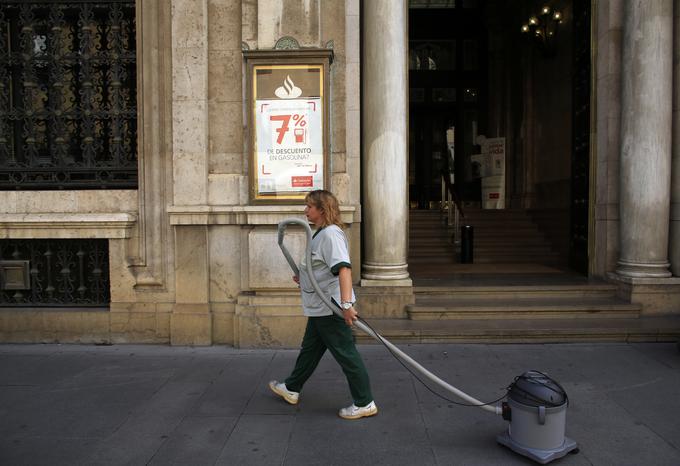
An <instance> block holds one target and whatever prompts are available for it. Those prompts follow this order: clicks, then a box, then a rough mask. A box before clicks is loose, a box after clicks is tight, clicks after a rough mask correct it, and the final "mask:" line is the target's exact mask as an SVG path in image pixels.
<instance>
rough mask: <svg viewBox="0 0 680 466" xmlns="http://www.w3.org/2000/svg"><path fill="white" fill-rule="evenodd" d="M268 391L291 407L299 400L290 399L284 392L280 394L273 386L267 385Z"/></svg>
mask: <svg viewBox="0 0 680 466" xmlns="http://www.w3.org/2000/svg"><path fill="white" fill-rule="evenodd" d="M269 389H270V390H271V391H273V392H274V393H276V394H277V395H279V396H280V397H281V398H283V399H284V400H286V402H287V403H290V404H292V405H296V404H298V401H299V400H296V399H295V398H292V397H290V396H289V395H288V394H287V393H286V392H280V391H278V390H277V388H276V386H275V385H272V384H269Z"/></svg>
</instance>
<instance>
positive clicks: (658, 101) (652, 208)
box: [616, 0, 673, 278]
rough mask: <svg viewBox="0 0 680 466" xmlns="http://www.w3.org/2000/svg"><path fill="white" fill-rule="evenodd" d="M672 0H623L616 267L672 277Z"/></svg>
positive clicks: (620, 270)
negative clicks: (670, 222)
mask: <svg viewBox="0 0 680 466" xmlns="http://www.w3.org/2000/svg"><path fill="white" fill-rule="evenodd" d="M672 45H673V0H655V1H653V2H648V1H642V0H628V1H625V2H624V26H623V62H622V87H623V89H622V109H621V113H622V124H621V138H622V139H621V172H620V205H619V210H620V232H621V233H620V234H621V251H620V256H619V261H618V267H617V269H616V272H617V273H618V274H619V275H620V276H624V277H635V278H646V277H648V278H657V277H669V276H670V272H669V270H668V266H669V263H668V232H669V218H670V179H671V118H672V105H671V104H672V80H673V76H672Z"/></svg>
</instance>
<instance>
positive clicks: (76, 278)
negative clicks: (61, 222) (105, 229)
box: [0, 239, 111, 307]
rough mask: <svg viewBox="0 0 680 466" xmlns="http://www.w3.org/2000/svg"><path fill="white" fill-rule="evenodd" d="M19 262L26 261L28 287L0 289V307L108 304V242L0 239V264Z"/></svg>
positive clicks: (109, 296)
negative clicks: (28, 279) (27, 263)
mask: <svg viewBox="0 0 680 466" xmlns="http://www.w3.org/2000/svg"><path fill="white" fill-rule="evenodd" d="M21 260H28V261H29V275H30V288H29V289H25V290H22V289H9V290H8V289H5V290H0V307H22V306H31V307H82V306H87V307H106V306H108V305H109V304H110V302H111V292H110V285H109V283H110V280H109V243H108V241H107V240H104V239H91V240H85V239H49V240H37V239H32V240H17V239H13V240H0V262H1V261H21Z"/></svg>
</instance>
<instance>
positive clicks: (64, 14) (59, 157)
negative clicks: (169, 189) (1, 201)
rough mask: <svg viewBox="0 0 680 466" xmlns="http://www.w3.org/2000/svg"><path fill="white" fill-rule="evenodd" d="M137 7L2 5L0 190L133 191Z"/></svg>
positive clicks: (7, 1) (9, 0)
mask: <svg viewBox="0 0 680 466" xmlns="http://www.w3.org/2000/svg"><path fill="white" fill-rule="evenodd" d="M135 31H136V25H135V2H134V1H130V0H127V1H115V0H114V1H108V2H92V1H78V0H75V1H74V0H71V1H68V2H65V1H36V2H28V1H19V0H3V1H2V3H1V4H0V190H15V189H17V190H30V189H116V188H136V187H137V102H136V101H137V89H136V87H137V86H136V79H137V78H136V54H135V48H136V37H135Z"/></svg>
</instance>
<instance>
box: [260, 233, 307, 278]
mask: <svg viewBox="0 0 680 466" xmlns="http://www.w3.org/2000/svg"><path fill="white" fill-rule="evenodd" d="M277 241H278V238H277V231H276V229H275V228H256V229H253V230H251V231H250V232H249V233H248V256H249V262H248V269H249V271H248V274H249V281H250V283H249V285H250V288H252V289H267V288H274V289H276V288H284V289H296V288H297V285H296V284H295V283H294V282H293V280H292V278H291V277H292V276H293V272H292V271H291V268H290V266H289V265H288V262H286V259H285V257H284V256H283V254H282V253H281V249H280V248H279V245H278V242H277ZM305 241H306V236H305V234H304V233H303V231H302V229H300V228H295V227H289V228H288V229H287V230H286V237H285V245H286V248H287V249H288V251H289V252H290V254H291V256H292V257H293V259H295V261H296V262H299V261H300V260H301V258H302V255H303V252H304V248H305Z"/></svg>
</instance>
